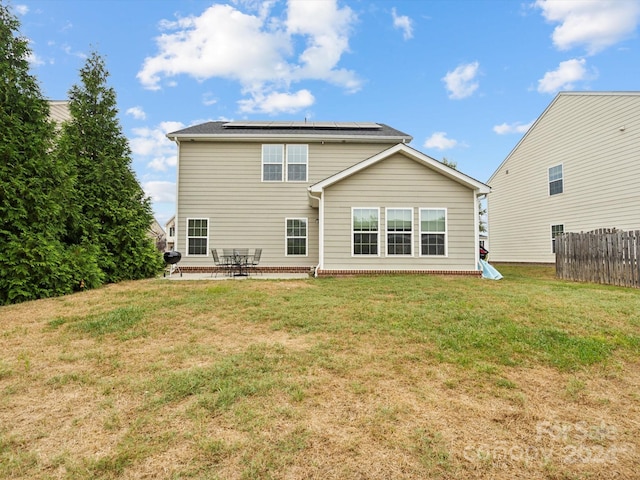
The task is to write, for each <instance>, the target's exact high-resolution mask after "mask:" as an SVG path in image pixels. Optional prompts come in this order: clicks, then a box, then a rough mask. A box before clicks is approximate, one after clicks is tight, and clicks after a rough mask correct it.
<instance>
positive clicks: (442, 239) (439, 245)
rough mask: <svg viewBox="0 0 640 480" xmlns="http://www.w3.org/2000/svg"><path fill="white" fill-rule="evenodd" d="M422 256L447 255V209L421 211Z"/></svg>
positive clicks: (424, 209)
mask: <svg viewBox="0 0 640 480" xmlns="http://www.w3.org/2000/svg"><path fill="white" fill-rule="evenodd" d="M420 255H436V256H446V255H447V210H446V209H444V208H422V209H420Z"/></svg>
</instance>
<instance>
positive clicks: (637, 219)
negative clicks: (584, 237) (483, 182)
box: [488, 92, 640, 263]
mask: <svg viewBox="0 0 640 480" xmlns="http://www.w3.org/2000/svg"><path fill="white" fill-rule="evenodd" d="M488 183H489V184H490V185H491V195H489V196H488V219H489V236H490V238H491V248H490V258H491V260H492V261H494V262H535V263H538V262H539V263H553V262H554V261H555V254H554V248H555V241H554V237H555V236H556V235H558V234H560V233H563V232H580V231H585V232H586V231H591V230H595V229H599V228H617V229H620V230H632V229H633V230H636V229H640V92H562V93H559V94H558V95H557V96H556V97H555V99H554V100H553V101H552V102H551V104H550V105H549V106H548V107H547V109H546V110H545V111H544V112H543V113H542V115H541V116H540V117H539V118H538V120H537V121H536V122H535V123H534V124H533V126H532V127H531V128H530V129H529V131H528V132H527V133H526V134H525V135H524V137H523V138H522V139H521V140H520V142H519V143H518V144H517V145H516V147H515V148H514V149H513V150H512V151H511V153H510V154H509V155H508V156H507V158H506V159H505V160H504V161H503V162H502V164H501V165H500V166H499V167H498V169H497V170H496V171H495V173H494V174H493V175H492V176H491V178H490V179H489V181H488Z"/></svg>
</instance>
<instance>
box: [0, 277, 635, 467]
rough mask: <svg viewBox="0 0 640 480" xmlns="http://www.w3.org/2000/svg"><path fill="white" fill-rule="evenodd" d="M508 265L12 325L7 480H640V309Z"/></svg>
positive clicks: (35, 312)
mask: <svg viewBox="0 0 640 480" xmlns="http://www.w3.org/2000/svg"><path fill="white" fill-rule="evenodd" d="M498 268H499V270H500V271H501V273H502V274H503V275H504V277H505V278H504V279H503V280H500V281H490V280H480V279H476V278H458V277H437V276H424V277H422V276H392V277H360V278H327V279H309V280H286V281H285V280H282V281H276V280H254V279H250V280H248V281H223V282H212V281H194V282H191V281H189V282H187V281H183V282H180V281H170V280H164V279H156V280H148V281H139V282H129V283H122V284H118V285H111V286H108V287H105V288H102V289H100V290H96V291H89V292H84V293H79V294H75V295H71V296H67V297H62V298H56V299H48V300H42V301H36V302H29V303H25V304H21V305H15V306H8V307H1V308H0V318H1V319H2V335H0V351H1V352H2V354H1V356H0V477H2V478H25V479H26V478H29V479H31V478H42V479H44V478H87V479H89V478H142V477H148V478H203V479H204V478H208V479H217V478H219V479H235V478H237V479H253V478H255V479H265V478H278V479H279V478H287V479H307V478H317V479H331V478H335V479H350V478H362V479H398V478H407V479H414V478H415V479H425V478H452V479H453V478H486V479H489V478H491V479H502V478H504V479H512V478H527V479H529V478H553V479H555V478H557V479H581V478H584V479H591V478H598V479H600V478H634V477H633V476H634V475H636V469H637V464H638V461H639V459H640V441H639V440H638V438H639V434H640V427H639V424H638V412H639V410H640V390H639V386H640V362H639V354H640V291H638V290H634V289H625V288H618V287H610V286H602V285H589V284H579V283H569V282H565V281H559V280H556V279H555V278H554V276H553V273H554V272H553V270H552V269H550V268H547V267H516V266H498Z"/></svg>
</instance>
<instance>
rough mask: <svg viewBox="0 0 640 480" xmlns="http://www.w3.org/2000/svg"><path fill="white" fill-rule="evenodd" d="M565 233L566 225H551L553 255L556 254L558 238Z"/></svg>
mask: <svg viewBox="0 0 640 480" xmlns="http://www.w3.org/2000/svg"><path fill="white" fill-rule="evenodd" d="M563 233H564V225H563V224H559V225H551V253H556V237H557V236H558V235H562V234H563Z"/></svg>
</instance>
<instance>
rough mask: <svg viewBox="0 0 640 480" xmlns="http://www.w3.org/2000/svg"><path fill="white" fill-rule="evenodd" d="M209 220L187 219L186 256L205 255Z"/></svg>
mask: <svg viewBox="0 0 640 480" xmlns="http://www.w3.org/2000/svg"><path fill="white" fill-rule="evenodd" d="M208 243H209V219H207V218H188V219H187V255H207V251H208Z"/></svg>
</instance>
